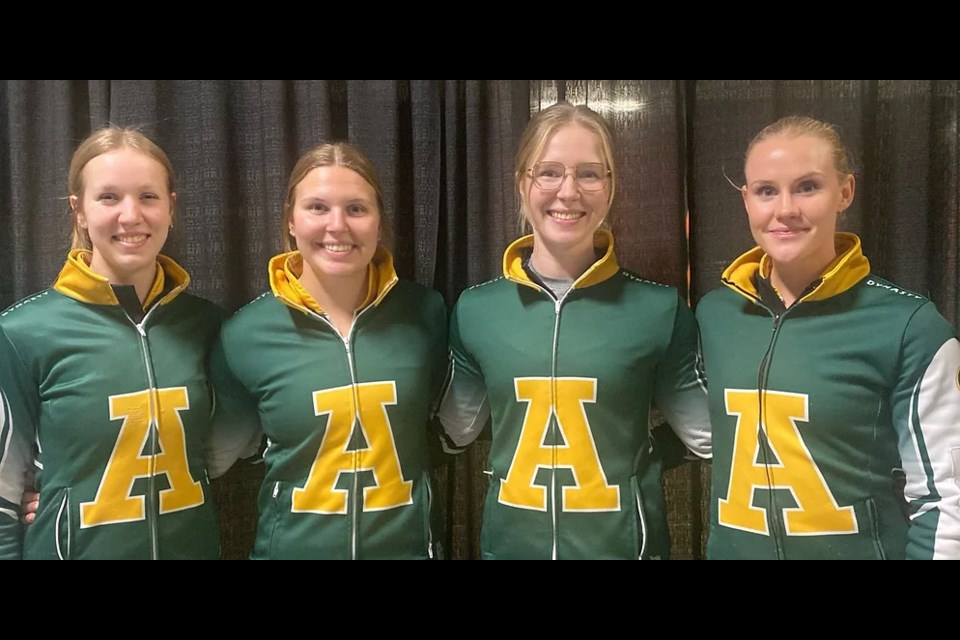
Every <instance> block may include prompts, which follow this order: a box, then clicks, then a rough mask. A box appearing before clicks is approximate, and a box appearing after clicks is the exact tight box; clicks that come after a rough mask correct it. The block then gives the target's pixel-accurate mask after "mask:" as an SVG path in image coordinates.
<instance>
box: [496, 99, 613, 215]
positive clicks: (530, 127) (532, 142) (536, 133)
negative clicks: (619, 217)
mask: <svg viewBox="0 0 960 640" xmlns="http://www.w3.org/2000/svg"><path fill="white" fill-rule="evenodd" d="M569 124H578V125H580V126H582V127H584V128H586V129H589V130H590V131H592V132H593V133H594V134H596V136H597V138H598V139H599V140H600V155H601V156H602V157H603V163H604V164H605V165H606V166H607V169H608V170H609V171H610V177H609V188H610V191H609V195H608V196H607V206H608V207H612V206H613V197H614V195H615V193H616V186H617V168H616V164H615V162H614V160H613V133H612V132H611V131H610V125H609V124H607V121H606V120H604V118H603V116H601V115H600V114H599V113H597V112H596V111H594V110H593V109H591V108H590V107H588V106H586V105H576V106H574V105H572V104H570V103H569V102H558V103H556V104H553V105H550V106H549V107H547V108H546V109H544V110H543V111H538V112H537V113H535V114H533V116H531V117H530V121H529V122H528V123H527V127H526V128H525V129H524V130H523V135H521V136H520V146H519V147H518V149H517V160H516V164H515V165H514V174H513V177H514V186H515V188H516V190H517V193H518V194H519V193H520V192H521V185H522V184H523V180H524V177H525V176H526V175H527V170H528V169H530V167H532V166H533V164H534V162H535V161H536V159H537V158H539V157H540V155H541V154H542V153H543V149H544V147H546V146H547V142H548V141H549V140H550V137H551V136H553V134H555V133H556V132H557V131H558V130H559V129H561V128H563V127H564V126H566V125H569ZM518 213H519V220H518V222H519V224H520V231H521V233H523V232H524V230H525V229H526V224H527V216H526V214H525V212H524V210H523V201H522V199H521V202H520V207H519V212H518ZM609 222H612V216H611V214H610V213H608V214H607V219H606V220H605V221H604V224H608V223H609Z"/></svg>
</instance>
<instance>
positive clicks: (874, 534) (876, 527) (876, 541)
mask: <svg viewBox="0 0 960 640" xmlns="http://www.w3.org/2000/svg"><path fill="white" fill-rule="evenodd" d="M864 506H865V507H866V509H865V510H866V512H867V524H868V526H869V527H870V531H868V532H867V533H868V534H869V536H870V542H871V544H872V545H873V551H874V553H876V557H877V559H878V560H886V559H887V553H886V551H884V549H883V542H881V540H880V515H879V513H878V511H877V504H876V503H875V502H874V501H873V498H867V500H866V501H865V502H864Z"/></svg>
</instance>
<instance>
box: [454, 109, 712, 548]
mask: <svg viewBox="0 0 960 640" xmlns="http://www.w3.org/2000/svg"><path fill="white" fill-rule="evenodd" d="M514 166H515V173H514V180H515V185H516V189H517V195H518V196H519V199H520V217H521V220H522V221H523V224H524V225H526V224H529V226H530V227H532V229H533V233H532V234H531V235H528V236H525V237H522V238H520V239H519V240H517V241H515V242H514V243H513V244H511V245H510V246H509V247H507V249H506V252H505V253H504V256H503V277H501V278H496V279H494V280H491V281H489V282H485V283H482V284H478V285H476V286H474V287H471V288H470V289H467V290H466V291H464V292H463V294H462V295H461V296H460V299H459V300H458V302H457V306H456V308H455V309H454V312H453V317H452V318H451V323H450V345H451V358H450V373H449V375H448V379H449V381H450V383H449V385H448V387H447V390H446V392H445V394H444V397H443V401H442V403H441V405H440V409H439V418H440V421H441V422H442V423H443V427H444V429H445V431H446V434H447V437H448V443H447V444H448V447H449V448H450V450H451V451H454V452H457V451H461V450H463V448H464V447H466V446H467V445H468V444H470V443H471V442H473V441H474V440H475V439H476V438H477V436H478V435H479V434H480V432H481V431H482V430H483V429H484V427H485V425H486V423H487V420H488V419H491V420H492V442H491V448H490V456H489V460H488V471H487V473H488V474H489V487H488V490H487V497H486V502H485V506H484V514H483V518H484V520H483V532H482V539H481V552H482V556H483V557H484V558H487V559H586V558H624V559H627V558H633V559H636V558H667V557H669V551H670V541H669V536H668V531H667V526H666V517H665V514H664V510H665V506H664V498H663V489H662V486H661V482H660V471H661V459H660V448H659V447H657V446H655V443H654V438H653V437H652V435H651V434H650V430H649V414H650V407H651V405H653V404H656V406H658V407H659V408H660V409H661V410H662V411H663V412H664V414H665V415H666V416H667V418H668V420H669V422H670V425H671V427H672V428H673V429H674V431H675V432H676V434H677V435H678V436H679V437H680V439H681V440H682V442H683V443H684V444H686V445H687V447H688V448H689V449H690V451H692V452H693V453H694V454H695V455H697V456H699V457H702V458H706V457H709V455H710V442H709V430H708V419H707V407H706V397H705V393H704V389H703V387H702V386H701V385H700V383H699V380H698V378H697V373H696V369H695V361H696V326H695V322H694V318H693V314H692V313H691V312H690V309H688V308H687V305H686V303H685V302H684V301H683V300H681V298H680V296H679V295H678V293H677V291H676V289H673V288H672V287H667V286H664V285H659V284H656V283H653V282H649V281H647V280H644V279H642V278H641V277H639V276H637V275H636V274H633V273H630V272H629V271H627V270H625V269H622V268H621V267H620V266H619V264H618V263H617V256H616V254H615V253H614V240H613V234H612V233H611V232H610V231H609V230H608V229H607V228H605V227H606V226H608V225H607V224H606V223H607V222H608V221H609V218H610V208H611V206H612V205H613V201H614V194H615V190H616V169H615V166H614V161H613V143H612V135H611V133H610V128H609V126H608V125H607V123H606V121H605V120H604V119H603V118H602V117H601V116H600V115H599V114H597V113H596V112H594V111H593V110H591V109H589V108H587V107H585V106H573V105H571V104H568V103H563V102H561V103H557V104H555V105H553V106H550V107H548V108H547V109H544V110H543V111H540V112H538V113H537V114H535V115H534V116H533V117H532V118H531V120H530V122H529V123H528V125H527V128H526V129H525V131H524V133H523V136H522V137H521V140H520V146H519V149H518V151H517V158H516V163H515V165H514Z"/></svg>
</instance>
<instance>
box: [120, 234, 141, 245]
mask: <svg viewBox="0 0 960 640" xmlns="http://www.w3.org/2000/svg"><path fill="white" fill-rule="evenodd" d="M116 238H117V241H118V242H122V243H124V244H140V243H141V242H145V241H146V240H147V236H146V235H139V236H116Z"/></svg>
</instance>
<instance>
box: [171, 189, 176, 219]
mask: <svg viewBox="0 0 960 640" xmlns="http://www.w3.org/2000/svg"><path fill="white" fill-rule="evenodd" d="M176 213H177V192H176V191H171V192H170V222H171V223H172V222H173V219H174V218H175V217H176Z"/></svg>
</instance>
